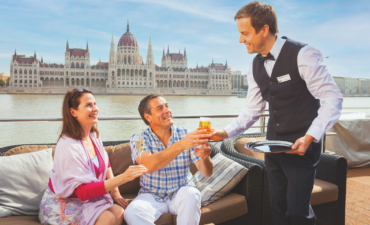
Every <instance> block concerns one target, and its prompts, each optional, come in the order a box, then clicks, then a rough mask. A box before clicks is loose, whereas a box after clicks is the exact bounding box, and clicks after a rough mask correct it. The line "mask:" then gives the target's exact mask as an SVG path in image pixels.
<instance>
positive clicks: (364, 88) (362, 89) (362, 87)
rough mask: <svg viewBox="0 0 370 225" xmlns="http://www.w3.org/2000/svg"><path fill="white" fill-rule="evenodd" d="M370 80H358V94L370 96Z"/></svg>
mask: <svg viewBox="0 0 370 225" xmlns="http://www.w3.org/2000/svg"><path fill="white" fill-rule="evenodd" d="M369 86H370V81H369V79H358V80H357V93H359V94H369Z"/></svg>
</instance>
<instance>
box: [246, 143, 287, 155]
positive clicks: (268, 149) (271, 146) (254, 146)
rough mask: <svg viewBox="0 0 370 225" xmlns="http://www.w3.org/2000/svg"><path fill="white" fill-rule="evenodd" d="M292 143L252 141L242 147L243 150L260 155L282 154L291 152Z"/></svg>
mask: <svg viewBox="0 0 370 225" xmlns="http://www.w3.org/2000/svg"><path fill="white" fill-rule="evenodd" d="M292 145H293V143H292V142H289V141H273V140H261V141H253V142H249V143H247V144H245V145H244V148H246V149H248V150H251V151H254V152H262V153H282V152H287V151H291V150H292Z"/></svg>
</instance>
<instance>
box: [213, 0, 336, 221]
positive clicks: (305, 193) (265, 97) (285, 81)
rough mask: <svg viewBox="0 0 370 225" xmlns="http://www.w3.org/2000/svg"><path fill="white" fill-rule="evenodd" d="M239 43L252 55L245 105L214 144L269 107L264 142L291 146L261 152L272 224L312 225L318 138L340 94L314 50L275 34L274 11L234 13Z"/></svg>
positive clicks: (255, 6)
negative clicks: (285, 142)
mask: <svg viewBox="0 0 370 225" xmlns="http://www.w3.org/2000/svg"><path fill="white" fill-rule="evenodd" d="M234 19H235V20H237V26H238V30H239V33H240V39H239V42H240V43H244V44H245V45H246V46H247V50H248V53H249V54H253V53H257V55H256V57H254V59H253V61H252V64H251V66H250V70H249V72H248V77H247V79H248V84H249V90H248V95H247V99H246V107H245V108H244V109H243V110H242V112H241V113H240V115H239V116H238V117H237V118H236V119H234V120H233V121H232V122H231V124H229V125H228V126H227V127H225V128H224V129H222V130H215V131H214V132H213V134H212V135H213V136H214V137H213V138H212V139H214V140H217V139H218V140H222V139H225V138H232V137H234V136H236V135H238V134H241V133H243V132H244V131H245V130H247V129H248V128H250V127H251V126H252V125H253V123H255V122H256V121H257V120H258V119H259V118H260V116H261V114H262V113H263V111H264V109H265V105H266V102H268V103H269V114H270V118H269V121H268V125H267V139H268V140H282V141H290V142H293V143H294V144H293V146H292V150H291V151H288V152H286V153H278V154H266V155H265V163H266V172H267V177H268V182H269V193H270V202H271V210H272V218H273V223H274V224H278V225H282V224H315V221H316V217H315V214H314V212H313V210H312V208H311V205H310V199H311V192H312V188H313V184H314V180H315V175H316V167H317V164H318V162H319V159H320V154H321V143H320V140H321V138H322V136H323V135H324V134H325V132H326V131H327V130H328V129H329V128H330V127H332V126H333V125H334V124H335V123H336V121H337V120H338V119H339V117H340V114H341V113H340V111H341V109H342V101H343V98H342V95H341V92H340V90H339V88H338V87H337V86H336V84H335V82H334V80H333V78H332V77H331V75H330V74H329V72H328V70H327V68H326V66H325V65H322V62H323V57H322V54H321V53H320V51H318V50H317V49H315V48H313V47H311V46H309V45H307V44H303V43H300V42H297V41H294V40H292V39H290V38H287V37H283V36H279V35H277V33H278V26H277V24H278V22H277V17H276V12H275V10H274V9H273V8H272V6H271V5H266V4H264V3H263V2H259V1H255V2H251V3H249V4H248V5H246V6H243V7H242V8H241V9H240V10H239V11H238V12H237V13H236V15H235V18H234Z"/></svg>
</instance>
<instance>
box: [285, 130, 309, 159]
mask: <svg viewBox="0 0 370 225" xmlns="http://www.w3.org/2000/svg"><path fill="white" fill-rule="evenodd" d="M313 140H314V138H313V137H312V136H311V135H308V134H306V136H304V137H301V138H298V140H297V141H296V142H295V143H294V144H293V145H292V150H291V151H287V152H285V153H288V154H297V155H304V154H305V153H306V151H307V148H308V146H310V144H311V143H312V142H313Z"/></svg>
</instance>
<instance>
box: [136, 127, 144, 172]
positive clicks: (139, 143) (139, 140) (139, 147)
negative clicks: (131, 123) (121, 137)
mask: <svg viewBox="0 0 370 225" xmlns="http://www.w3.org/2000/svg"><path fill="white" fill-rule="evenodd" d="M135 148H136V151H137V153H138V154H139V162H140V163H139V165H140V164H141V153H142V152H143V151H144V136H143V135H142V134H139V135H135Z"/></svg>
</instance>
